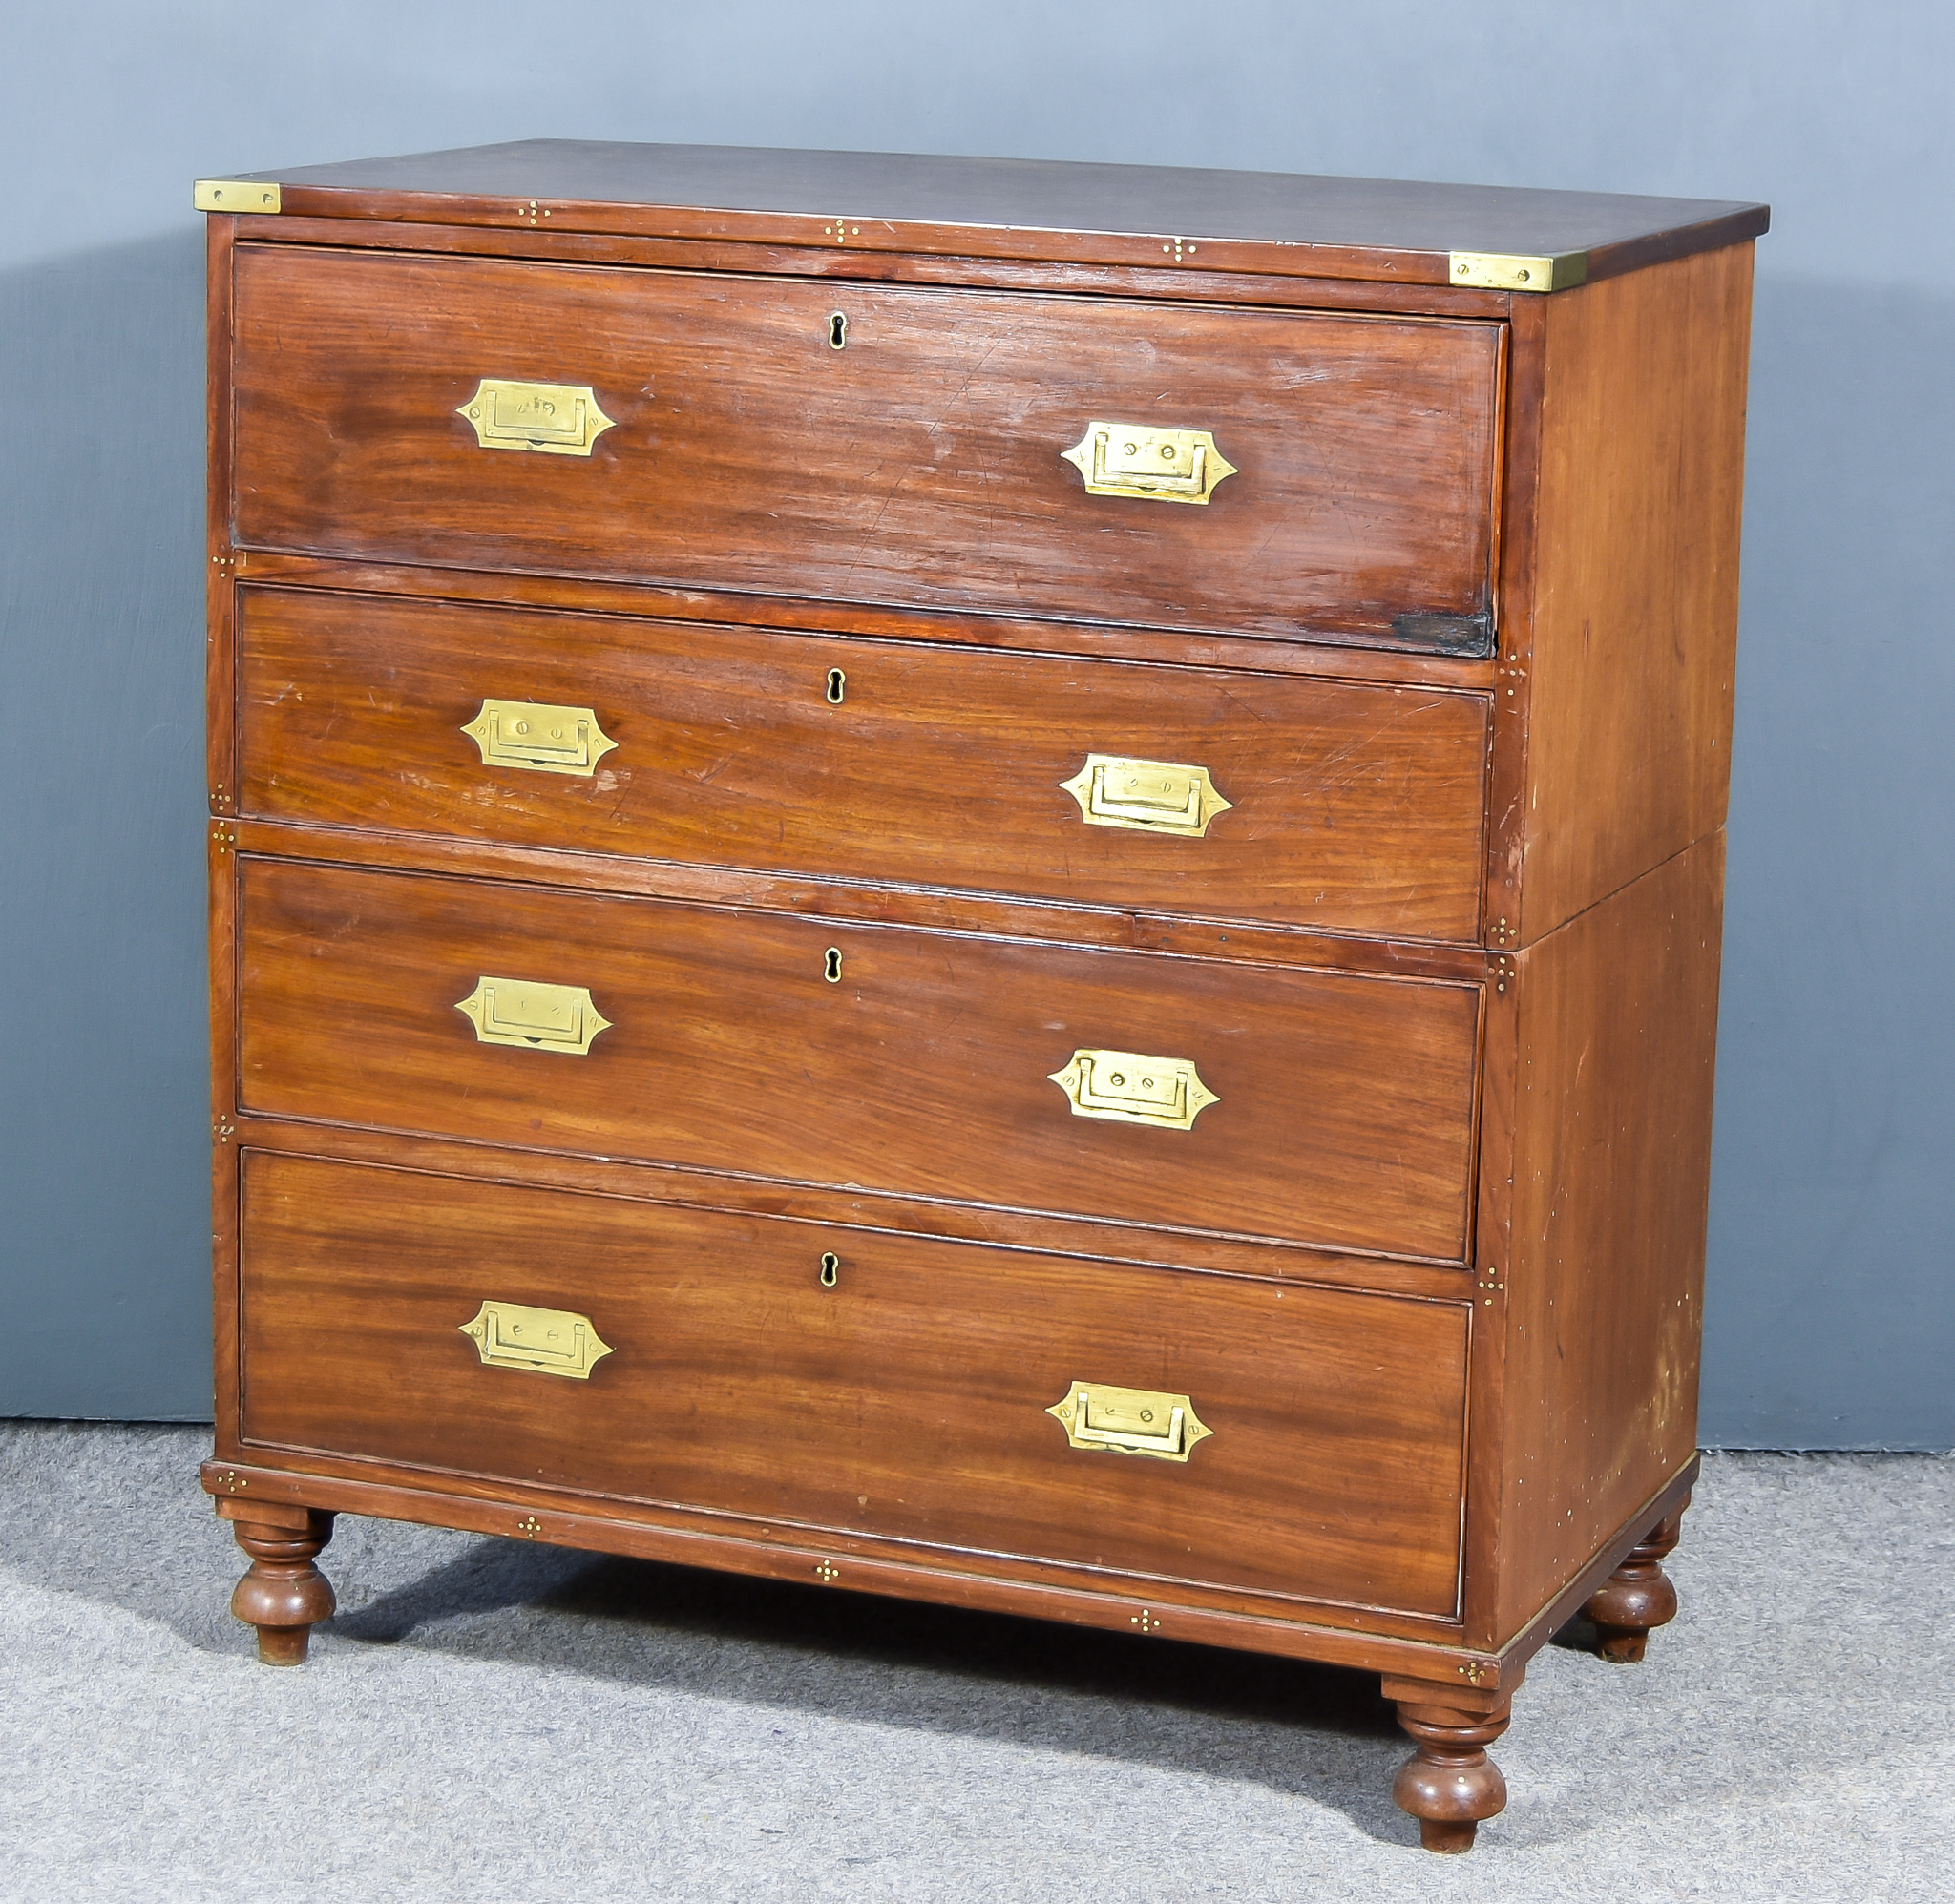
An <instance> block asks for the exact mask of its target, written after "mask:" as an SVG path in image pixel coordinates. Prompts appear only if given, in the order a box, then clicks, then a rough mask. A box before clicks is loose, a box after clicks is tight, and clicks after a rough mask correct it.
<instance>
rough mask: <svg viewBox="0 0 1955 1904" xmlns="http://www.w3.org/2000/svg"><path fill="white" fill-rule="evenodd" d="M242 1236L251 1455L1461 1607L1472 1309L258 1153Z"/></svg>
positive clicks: (1436, 1609) (1380, 1602)
mask: <svg viewBox="0 0 1955 1904" xmlns="http://www.w3.org/2000/svg"><path fill="white" fill-rule="evenodd" d="M242 1227H243V1289H242V1295H243V1305H242V1325H243V1343H242V1347H243V1370H244V1380H243V1389H244V1400H243V1410H244V1422H243V1426H244V1433H245V1435H246V1437H247V1438H248V1439H249V1440H250V1441H252V1442H255V1443H257V1444H260V1445H261V1446H264V1445H269V1446H274V1447H284V1448H298V1449H316V1450H322V1451H326V1452H328V1453H333V1454H343V1455H349V1456H353V1457H356V1458H364V1459H368V1460H377V1461H387V1462H397V1463H403V1464H407V1465H410V1466H415V1467H420V1468H424V1469H435V1470H450V1471H460V1472H462V1473H465V1474H471V1475H487V1476H492V1477H494V1478H497V1479H503V1480H513V1481H516V1482H520V1483H527V1484H530V1485H532V1486H541V1487H546V1488H563V1489H572V1490H577V1491H579V1492H585V1493H590V1494H596V1495H607V1496H622V1497H624V1498H627V1499H634V1500H641V1501H662V1502H667V1503H671V1504H673V1505H679V1506H690V1507H701V1508H708V1509H715V1510H718V1511H720V1512H722V1513H733V1514H740V1515H746V1516H750V1517H757V1518H761V1519H765V1520H767V1521H769V1522H771V1523H772V1524H773V1526H774V1527H775V1528H776V1529H778V1528H779V1527H781V1526H783V1525H788V1526H792V1525H794V1524H797V1523H798V1524H800V1525H803V1526H808V1525H813V1526H817V1527H829V1528H834V1529H838V1530H844V1531H848V1532H851V1533H856V1534H861V1535H868V1536H872V1537H877V1538H885V1539H896V1540H904V1541H915V1542H923V1543H928V1544H931V1545H934V1546H938V1547H944V1548H952V1549H957V1550H962V1551H963V1552H965V1553H967V1554H968V1553H970V1552H971V1551H973V1550H976V1551H977V1552H978V1553H980V1554H981V1553H994V1554H1003V1555H1013V1556H1018V1557H1021V1558H1024V1559H1048V1560H1057V1561H1062V1562H1065V1563H1068V1564H1071V1565H1074V1566H1083V1567H1092V1568H1101V1569H1105V1570H1110V1571H1113V1572H1117V1573H1125V1574H1128V1575H1141V1576H1143V1577H1148V1576H1151V1577H1157V1578H1158V1577H1167V1578H1171V1579H1176V1580H1194V1581H1200V1582H1203V1583H1206V1584H1211V1585H1219V1586H1234V1587H1243V1588H1250V1589H1252V1590H1257V1591H1261V1592H1265V1593H1273V1594H1281V1595H1286V1596H1300V1597H1308V1598H1314V1599H1325V1600H1332V1601H1356V1602H1359V1603H1362V1604H1367V1605H1372V1606H1383V1607H1392V1608H1397V1609H1400V1610H1403V1611H1406V1612H1410V1613H1417V1614H1427V1615H1434V1616H1437V1617H1440V1618H1445V1617H1447V1616H1450V1615H1451V1614H1452V1613H1453V1611H1454V1608H1455V1602H1456V1585H1457V1580H1458V1569H1459V1546H1460V1509H1461V1479H1462V1475H1461V1467H1462V1458H1461V1457H1462V1452H1463V1445H1464V1426H1465V1423H1464V1414H1465V1387H1466V1350H1467V1336H1468V1329H1469V1318H1470V1314H1471V1311H1470V1309H1469V1308H1467V1307H1466V1306H1465V1305H1463V1304H1455V1303H1433V1302H1412V1301H1403V1300H1398V1299H1395V1298H1390V1297H1381V1296H1371V1295H1361V1294H1357V1293H1355V1292H1349V1291H1335V1292H1333V1291H1326V1290H1322V1289H1312V1288H1308V1287H1298V1286H1294V1285H1291V1286H1284V1285H1280V1284H1271V1283H1257V1282H1248V1281H1237V1280H1234V1279H1230V1278H1223V1277H1199V1276H1190V1275H1188V1274H1186V1273H1185V1272H1181V1271H1176V1270H1170V1269H1142V1268H1136V1267H1132V1266H1123V1265H1113V1264H1105V1263H1092V1262H1083V1261H1080V1260H1078V1259H1074V1258H1061V1257H1052V1256H1039V1255H1032V1254H1028V1253H1024V1252H1019V1251H1007V1250H995V1249H986V1248H982V1247H977V1246H974V1245H966V1244H951V1243H943V1242H935V1241H923V1240H920V1239H917V1238H914V1237H900V1236H886V1235H881V1234H877V1233H873V1232H864V1231H840V1232H838V1231H832V1230H829V1229H824V1228H818V1227H815V1226H812V1225H808V1224H795V1223H789V1222H783V1221H781V1220H779V1219H774V1218H766V1217H739V1216H727V1215H720V1214H714V1213H708V1212H704V1211H698V1210H689V1209H683V1208H660V1207H657V1206H653V1205H647V1204H642V1203H626V1202H622V1201H620V1200H616V1199H609V1198H601V1197H590V1196H580V1195H574V1194H570V1193H566V1192H561V1191H550V1190H540V1189H534V1188H527V1187H522V1186H518V1185H511V1184H497V1183H482V1182H463V1181H460V1180H457V1179H453V1178H444V1177H433V1176H424V1175H421V1174H419V1173H416V1172H410V1171H402V1170H393V1169H384V1168H375V1167H371V1166H365V1165H357V1164H346V1163H336V1162H331V1161H323V1160H318V1159H312V1158H301V1157H285V1156H279V1155H275V1154H268V1153H263V1152H260V1153H249V1152H247V1153H246V1156H245V1159H244V1205H243V1225H242ZM824 1252H831V1253H833V1254H834V1255H835V1256H836V1257H838V1258H839V1262H838V1265H837V1266H836V1268H835V1270H834V1272H833V1281H832V1284H831V1285H830V1286H828V1287H824V1285H823V1283H822V1281H821V1268H820V1265H821V1260H822V1255H823V1253H824ZM485 1305H487V1306H488V1312H487V1313H486V1314H485V1313H484V1306H485ZM525 1311H527V1313H525ZM537 1311H543V1312H545V1313H544V1314H542V1315H540V1316H539V1315H538V1314H537ZM579 1324H581V1325H582V1328H581V1329H579V1327H578V1325H579ZM472 1325H473V1328H474V1329H475V1331H476V1333H475V1334H474V1335H473V1337H472V1335H471V1334H470V1333H467V1332H465V1331H467V1330H469V1329H470V1328H471V1326H472ZM552 1329H555V1331H556V1334H557V1340H556V1342H555V1343H552V1342H551V1341H549V1340H548V1339H547V1338H548V1336H549V1334H550V1331H551V1330H552ZM478 1345H479V1346H478ZM532 1356H533V1365H532V1366H525V1358H526V1357H532ZM1075 1384H1083V1385H1087V1386H1088V1390H1089V1394H1090V1392H1091V1390H1092V1389H1093V1388H1095V1387H1098V1386H1099V1385H1103V1384H1111V1385H1117V1386H1118V1387H1120V1388H1124V1389H1125V1390H1127V1391H1143V1392H1146V1393H1148V1394H1149V1395H1158V1396H1159V1397H1160V1398H1161V1399H1163V1400H1165V1401H1168V1402H1171V1401H1173V1400H1174V1399H1176V1398H1185V1399H1186V1401H1187V1403H1188V1410H1189V1411H1190V1412H1192V1414H1193V1417H1194V1420H1195V1421H1196V1422H1197V1423H1198V1424H1199V1429H1195V1430H1190V1429H1189V1427H1188V1421H1187V1418H1186V1415H1185V1416H1184V1421H1183V1423H1182V1424H1181V1442H1180V1447H1181V1449H1182V1451H1183V1452H1185V1453H1186V1454H1187V1455H1188V1458H1187V1460H1186V1461H1178V1460H1172V1459H1168V1458H1164V1457H1160V1456H1149V1455H1147V1454H1130V1453H1116V1452H1113V1451H1112V1450H1111V1449H1110V1448H1108V1447H1106V1446H1104V1445H1100V1446H1088V1447H1080V1446H1077V1445H1074V1441H1073V1437H1072V1435H1071V1434H1070V1433H1069V1432H1068V1428H1067V1427H1065V1426H1062V1422H1061V1420H1059V1419H1057V1418H1055V1417H1054V1416H1052V1415H1051V1414H1049V1413H1048V1412H1047V1411H1048V1410H1049V1409H1050V1408H1052V1407H1054V1406H1055V1405H1062V1404H1063V1403H1064V1402H1065V1400H1066V1398H1067V1397H1068V1396H1069V1395H1070V1393H1071V1392H1072V1390H1073V1388H1074V1385H1075ZM1102 1397H1103V1399H1104V1398H1106V1391H1105V1390H1104V1389H1103V1390H1102ZM1129 1406H1130V1407H1131V1406H1132V1405H1131V1404H1130V1405H1129ZM1091 1408H1092V1404H1091V1403H1090V1402H1089V1413H1088V1421H1087V1428H1088V1432H1089V1433H1091V1432H1092V1431H1093V1429H1094V1427H1095V1423H1094V1420H1093V1418H1092V1414H1091ZM1123 1419H1125V1427H1124V1428H1123V1427H1122V1426H1121V1425H1120V1423H1121V1421H1122V1420H1123ZM1164 1427H1165V1428H1166V1431H1167V1433H1166V1434H1165V1435H1164V1434H1163V1433H1162V1431H1163V1428H1164ZM1174 1427H1175V1424H1174V1423H1173V1420H1172V1415H1171V1410H1170V1412H1169V1413H1168V1416H1167V1421H1166V1423H1165V1424H1164V1423H1163V1422H1161V1421H1160V1420H1158V1419H1157V1420H1155V1421H1151V1422H1144V1421H1142V1420H1141V1419H1140V1418H1139V1414H1138V1410H1137V1409H1136V1410H1134V1412H1133V1413H1132V1415H1131V1417H1130V1418H1123V1417H1115V1418H1114V1419H1113V1422H1112V1424H1111V1425H1109V1424H1108V1422H1107V1419H1106V1417H1104V1416H1103V1417H1102V1420H1101V1423H1100V1426H1099V1432H1100V1433H1113V1434H1123V1433H1125V1434H1127V1435H1128V1437H1129V1438H1131V1439H1134V1440H1137V1441H1138V1440H1140V1439H1142V1438H1143V1437H1147V1438H1161V1439H1164V1440H1165V1439H1167V1438H1168V1437H1170V1436H1172V1434H1173V1433H1174ZM1202 1429H1205V1430H1207V1431H1208V1433H1207V1434H1206V1435H1205V1436H1204V1435H1201V1434H1200V1430H1202ZM515 1518H516V1510H515V1509H512V1510H511V1513H510V1521H511V1523H512V1526H513V1525H514V1523H515ZM966 1564H968V1562H966ZM847 1566H848V1562H847V1560H846V1559H845V1560H844V1561H843V1569H844V1575H845V1577H846V1571H847Z"/></svg>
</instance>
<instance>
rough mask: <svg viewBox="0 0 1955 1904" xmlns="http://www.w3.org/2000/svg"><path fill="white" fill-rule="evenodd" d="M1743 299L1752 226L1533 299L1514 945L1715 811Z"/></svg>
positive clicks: (1727, 780) (1720, 792)
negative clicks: (1520, 859)
mask: <svg viewBox="0 0 1955 1904" xmlns="http://www.w3.org/2000/svg"><path fill="white" fill-rule="evenodd" d="M1751 302H1752V248H1751V246H1750V245H1749V244H1741V245H1734V246H1732V247H1730V248H1728V249H1726V250H1722V251H1713V252H1708V253H1705V254H1703V255H1702V256H1699V257H1695V258H1690V259H1685V260H1681V261H1679V262H1674V263H1671V264H1664V265H1660V266H1658V267H1657V268H1655V269H1653V270H1650V271H1643V272H1638V273H1636V274H1635V275H1634V276H1632V277H1628V278H1622V279H1615V280H1611V281H1610V282H1607V283H1602V284H1593V285H1587V286H1584V287H1583V288H1582V289H1580V290H1578V291H1571V292H1569V293H1568V294H1567V295H1566V296H1565V297H1563V296H1557V297H1555V298H1552V299H1549V300H1548V301H1547V302H1546V304H1545V310H1544V312H1543V335H1542V340H1541V345H1540V348H1541V353H1542V359H1541V372H1540V374H1541V378H1542V402H1541V422H1540V436H1539V441H1538V446H1537V447H1536V448H1535V450H1534V451H1533V453H1534V454H1536V455H1538V458H1539V463H1540V470H1539V475H1538V478H1537V479H1536V485H1535V487H1536V492H1537V494H1538V500H1537V502H1536V503H1535V520H1534V524H1533V532H1532V538H1531V539H1532V546H1533V549H1534V552H1535V561H1534V569H1533V574H1532V577H1531V589H1530V596H1531V599H1530V614H1529V617H1528V625H1530V626H1531V631H1532V634H1531V641H1530V642H1529V645H1528V651H1527V652H1526V654H1525V655H1524V656H1523V657H1519V658H1517V659H1519V660H1520V663H1521V665H1520V666H1519V668H1518V669H1517V670H1516V672H1515V674H1514V676H1513V677H1512V678H1511V680H1510V682H1509V684H1510V685H1511V684H1512V682H1513V681H1515V680H1519V681H1522V682H1523V683H1524V694H1525V699H1526V730H1527V731H1526V742H1525V761H1526V767H1525V773H1526V790H1525V793H1524V797H1523V800H1522V803H1521V809H1520V810H1521V811H1522V813H1523V814H1524V816H1525V819H1524V847H1523V851H1524V868H1523V870H1522V873H1521V880H1520V885H1521V891H1520V901H1519V911H1520V918H1519V932H1518V936H1517V938H1516V940H1515V941H1514V942H1515V943H1526V942H1528V941H1531V940H1535V939H1539V938H1541V937H1543V936H1545V934H1546V933H1548V932H1551V931H1554V929H1555V928H1556V927H1557V926H1559V925H1560V924H1561V923H1562V922H1563V921H1564V920H1566V919H1570V918H1572V917H1574V916H1575V914H1576V913H1578V912H1580V911H1582V910H1584V909H1585V908H1587V907H1589V906H1592V905H1594V904H1595V902H1596V901H1597V900H1599V899H1602V898H1605V897H1607V896H1608V894H1609V893H1611V892H1614V891H1617V890H1618V889H1621V888H1622V887H1623V886H1625V885H1627V884H1628V883H1629V881H1631V880H1633V879H1637V878H1639V877H1640V876H1641V875H1642V874H1644V873H1645V872H1647V871H1649V870H1650V868H1651V867H1653V866H1656V865H1659V864H1660V863H1661V862H1662V861H1664V860H1667V859H1669V858H1670V857H1671V855H1672V854H1675V853H1678V852H1681V851H1682V850H1683V849H1684V847H1688V846H1690V845H1691V844H1692V842H1693V841H1696V840H1699V839H1702V838H1703V837H1704V836H1705V835H1706V834H1708V833H1710V832H1712V831H1713V830H1714V829H1715V828H1717V827H1719V826H1722V825H1723V824H1724V813H1725V805H1726V799H1727V794H1728V791H1729V787H1730V784H1731V730H1732V693H1733V684H1734V678H1735V673H1736V659H1737V584H1738V531H1739V518H1740V513H1741V502H1742V492H1743V486H1744V445H1745V433H1744V418H1745V372H1746V366H1747V364H1748V361H1749V342H1750V335H1751ZM1503 698H1504V696H1503Z"/></svg>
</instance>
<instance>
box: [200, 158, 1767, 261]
mask: <svg viewBox="0 0 1955 1904" xmlns="http://www.w3.org/2000/svg"><path fill="white" fill-rule="evenodd" d="M225 176H227V177H232V178H257V179H262V180H263V181H265V182H267V183H269V182H273V181H276V182H277V183H279V184H281V185H283V186H286V187H306V188H310V190H312V191H318V192H328V193H330V192H345V193H347V194H348V195H349V196H352V197H357V198H358V199H361V200H364V201H367V203H368V204H369V205H370V201H371V200H372V199H374V198H375V197H393V196H395V195H398V196H399V197H400V198H402V199H442V198H449V199H510V200H512V201H515V200H527V199H538V200H542V201H554V202H556V203H558V204H562V203H577V204H591V205H613V206H632V207H664V206H670V207H674V208H679V207H683V208H687V209H692V208H702V209H712V210H716V211H724V212H727V213H734V214H739V213H750V214H760V215H765V214H774V215H777V216H788V217H822V218H830V219H833V218H844V219H851V220H856V219H872V220H877V221H889V222H893V223H904V224H925V225H948V226H954V227H960V228H965V229H978V230H981V229H987V228H989V229H994V230H1016V231H1045V232H1053V233H1066V232H1079V233H1094V234H1100V235H1109V234H1121V235H1135V236H1147V237H1159V236H1161V235H1164V234H1173V235H1176V236H1180V237H1183V238H1192V239H1195V240H1201V239H1214V240H1220V241H1237V240H1239V241H1248V242H1251V243H1257V242H1261V243H1274V244H1301V245H1323V246H1329V247H1335V248H1351V249H1366V250H1377V251H1426V252H1451V251H1480V252H1497V253H1509V254H1518V255H1522V256H1558V255H1563V254H1567V253H1575V252H1595V251H1603V250H1607V249H1608V248H1610V247H1616V246H1632V247H1636V248H1637V249H1638V250H1642V249H1644V248H1646V247H1649V246H1650V245H1651V244H1652V241H1653V243H1654V244H1655V246H1656V248H1658V249H1660V250H1661V251H1662V253H1663V254H1664V255H1675V253H1677V252H1679V251H1688V250H1693V249H1697V248H1700V243H1698V242H1692V240H1691V238H1690V237H1689V236H1688V235H1689V234H1691V233H1692V232H1700V233H1701V234H1702V238H1701V243H1702V244H1710V243H1730V242H1732V241H1734V240H1735V239H1740V238H1749V237H1755V236H1756V235H1757V234H1758V233H1760V232H1762V231H1764V230H1765V229H1766V227H1767V225H1768V223H1769V220H1770V212H1769V210H1768V208H1767V207H1765V206H1763V205H1758V204H1752V203H1748V202H1745V201H1743V200H1716V199H1655V198H1637V197H1628V196H1624V195H1620V194H1612V193H1601V192H1553V191H1535V190H1530V189H1526V188H1522V187H1516V186H1507V185H1445V184H1423V183H1419V182H1415V181H1412V180H1406V179H1389V178H1314V177H1309V176H1304V175H1293V174H1289V173H1280V172H1223V171H1213V170H1206V169H1198V168H1194V167H1178V166H1177V167H1170V166H1127V165H1098V164H1082V163H1077V162H1073V161H1066V160H1052V159H1025V158H953V157H924V156H921V155H909V154H892V153H864V152H800V151H792V150H788V149H779V148H773V147H765V146H698V145H626V144H612V143H604V142H600V141H596V140H583V139H524V140H518V141H515V142H513V143H510V144H506V145H484V146H470V147H465V148H462V149H459V150H456V151H452V152H425V153H412V154H408V155H405V156H403V157H395V158H368V159H358V160H354V161H352V162H350V163H347V164H340V165H311V166H303V167H300V168H298V169H296V170H293V171H287V172H260V173H251V174H228V175H225ZM348 209H349V210H350V209H352V207H351V206H349V208H348ZM401 209H402V210H406V209H407V207H406V206H403V207H402V208H401ZM428 216H429V217H431V218H438V217H439V208H438V207H437V206H434V205H430V206H429V207H428ZM1666 240H1668V241H1669V242H1667V243H1666V242H1663V241H1666Z"/></svg>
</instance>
